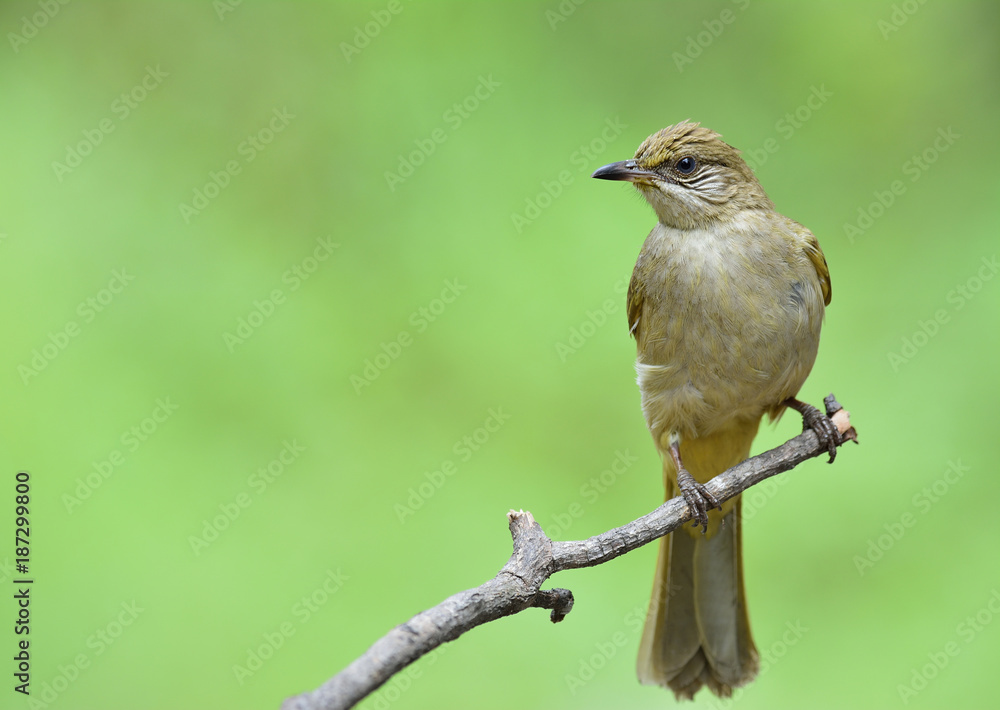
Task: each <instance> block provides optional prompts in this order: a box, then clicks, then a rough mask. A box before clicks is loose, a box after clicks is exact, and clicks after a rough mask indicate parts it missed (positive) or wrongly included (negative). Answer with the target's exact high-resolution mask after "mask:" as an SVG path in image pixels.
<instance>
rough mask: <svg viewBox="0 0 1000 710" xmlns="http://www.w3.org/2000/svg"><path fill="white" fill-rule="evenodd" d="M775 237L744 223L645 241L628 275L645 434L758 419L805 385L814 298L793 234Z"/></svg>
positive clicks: (817, 317)
mask: <svg viewBox="0 0 1000 710" xmlns="http://www.w3.org/2000/svg"><path fill="white" fill-rule="evenodd" d="M778 230H780V224H775V225H772V224H771V220H769V219H768V218H767V216H766V215H750V216H748V217H743V218H740V219H737V220H735V221H734V222H733V224H731V225H730V226H729V227H726V228H713V229H704V230H676V229H672V228H669V227H665V226H664V225H662V224H659V225H657V227H656V228H655V229H654V230H653V232H652V233H651V234H650V235H649V238H648V239H647V240H646V243H645V245H644V246H643V251H642V254H641V256H640V261H639V265H638V266H637V273H636V278H639V279H641V280H642V292H643V303H642V308H641V313H640V314H639V317H640V328H639V332H640V337H639V339H638V359H637V365H636V367H637V371H638V375H639V385H640V389H641V391H642V395H643V409H644V411H646V414H647V420H649V421H650V426H651V427H652V426H653V422H654V420H655V421H658V422H660V423H661V424H662V425H663V426H673V427H675V428H683V427H681V424H683V425H684V426H686V427H691V429H692V430H694V431H703V432H704V430H705V428H706V426H708V425H709V423H710V422H720V421H722V420H723V419H728V418H731V417H737V418H739V417H745V418H752V417H754V416H757V417H759V416H760V414H761V413H763V412H764V411H765V410H766V409H768V408H770V407H772V406H774V405H775V404H777V403H778V402H779V401H781V400H783V399H784V398H785V397H788V396H791V395H793V394H795V392H796V391H797V390H798V388H799V387H800V386H801V384H802V382H803V381H804V380H805V377H806V375H807V374H808V372H809V369H810V368H811V367H812V363H813V361H814V360H815V357H816V350H817V347H818V344H819V328H820V324H821V321H822V317H823V296H822V293H821V289H820V285H819V280H818V277H817V275H816V272H815V268H813V267H812V266H811V264H810V263H809V261H808V258H807V257H806V256H805V254H804V253H803V252H802V250H801V249H800V248H798V245H797V243H796V241H795V239H794V236H793V235H786V234H783V233H781V232H780V231H778ZM664 422H666V423H665V424H664ZM705 433H707V432H705Z"/></svg>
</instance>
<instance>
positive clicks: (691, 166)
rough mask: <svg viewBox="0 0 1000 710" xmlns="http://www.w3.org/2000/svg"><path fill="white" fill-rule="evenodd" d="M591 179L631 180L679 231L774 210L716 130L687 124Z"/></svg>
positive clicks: (656, 136)
mask: <svg viewBox="0 0 1000 710" xmlns="http://www.w3.org/2000/svg"><path fill="white" fill-rule="evenodd" d="M593 177H595V178H600V179H602V180H627V181H629V182H631V183H632V184H634V185H635V187H636V189H637V190H639V192H641V193H642V196H643V197H645V198H646V200H647V201H648V202H649V204H651V205H652V206H653V209H654V210H656V215H657V217H659V219H660V222H662V223H663V224H665V225H667V226H668V227H675V228H677V229H697V228H700V227H707V226H709V225H711V224H712V223H715V222H718V221H721V220H727V219H732V218H733V217H735V215H736V214H737V213H738V212H739V211H741V210H744V209H771V208H772V207H773V206H772V204H771V201H770V200H769V199H768V197H767V195H766V194H765V192H764V188H762V187H761V186H760V183H759V182H757V178H756V176H754V174H753V171H752V170H751V169H750V166H748V165H747V164H746V163H745V162H743V158H741V157H740V152H739V151H738V150H736V149H735V148H733V147H732V146H731V145H729V144H727V143H724V142H723V141H722V136H720V135H719V134H718V133H716V132H715V131H712V130H709V129H707V128H702V127H701V126H700V125H699V124H697V123H691V122H689V121H682V122H681V123H678V124H677V125H676V126H668V127H667V128H664V129H663V130H662V131H658V132H657V133H654V134H653V135H651V136H650V137H649V138H647V139H646V140H644V141H643V142H642V145H640V146H639V149H638V150H637V151H636V152H635V157H634V158H632V159H631V160H623V161H621V162H618V163H611V164H610V165H605V166H604V167H603V168H599V169H598V170H597V171H596V172H595V173H594V174H593Z"/></svg>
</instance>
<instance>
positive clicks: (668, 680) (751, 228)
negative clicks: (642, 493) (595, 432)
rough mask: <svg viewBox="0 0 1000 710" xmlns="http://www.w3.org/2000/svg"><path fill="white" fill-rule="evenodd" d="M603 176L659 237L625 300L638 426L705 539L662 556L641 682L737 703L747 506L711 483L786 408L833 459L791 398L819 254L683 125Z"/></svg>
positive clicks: (819, 284) (817, 314)
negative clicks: (641, 203) (651, 219)
mask: <svg viewBox="0 0 1000 710" xmlns="http://www.w3.org/2000/svg"><path fill="white" fill-rule="evenodd" d="M593 177H595V178H600V179H603V180H626V181H628V182H631V183H632V184H633V185H634V186H635V187H636V189H638V191H639V192H640V193H641V194H642V196H643V197H645V198H646V200H647V201H648V202H649V204H650V205H652V207H653V210H654V211H655V212H656V217H657V219H658V222H657V224H656V226H655V227H653V231H651V232H650V233H649V236H648V237H647V238H646V241H645V243H644V244H643V246H642V251H641V252H640V254H639V259H638V261H637V262H636V265H635V270H634V271H633V273H632V281H631V283H630V285H629V289H628V298H627V313H628V326H629V330H630V332H631V334H632V335H633V336H634V337H635V340H636V346H637V351H638V356H637V360H636V371H637V374H638V383H639V390H640V392H641V395H642V411H643V414H644V415H645V417H646V423H647V424H648V426H649V431H650V433H651V434H652V436H653V441H654V442H655V443H656V447H657V449H658V450H659V451H660V454H661V456H662V458H663V477H664V485H665V487H666V496H667V498H668V499H669V498H672V497H674V496H675V495H677V494H678V493H680V494H681V495H682V496H683V497H684V500H685V501H686V502H687V504H688V506H689V507H690V509H691V512H692V513H693V514H694V520H695V522H694V526H693V527H689V526H685V527H683V528H680V529H678V530H675V531H674V532H673V533H671V534H670V535H667V536H666V537H664V538H663V539H662V540H661V541H660V554H659V561H658V563H657V570H656V578H655V581H654V584H653V598H652V601H651V602H650V607H649V614H648V615H647V617H646V625H645V629H644V631H643V636H642V641H641V644H640V647H639V661H638V674H639V680H640V681H641V682H643V683H649V684H657V685H662V686H666V687H669V688H670V689H672V690H673V691H674V693H675V694H676V695H677V697H678V699H680V698H693V696H694V694H695V693H696V692H697V691H698V690H699V689H700V688H701V687H702V686H703V685H706V686H708V687H709V688H710V689H711V690H712V691H713V692H714V693H715V694H716V695H718V696H720V697H728V696H730V695H731V694H732V690H733V688H736V687H738V686H741V685H745V684H746V683H749V682H750V681H751V680H753V678H754V677H755V676H756V675H757V671H758V668H759V657H758V654H757V649H756V647H755V646H754V642H753V637H752V636H751V633H750V620H749V618H748V616H747V605H746V598H745V594H744V590H743V559H742V533H741V524H740V523H741V521H740V500H739V497H738V496H737V497H736V498H732V499H730V500H727V501H725V502H724V503H723V504H722V505H721V506H720V505H719V503H718V501H716V500H715V498H714V497H713V496H712V495H710V494H709V493H708V492H707V490H706V489H705V488H704V486H703V485H702V484H704V483H707V482H708V481H709V480H710V479H711V478H713V477H714V476H716V475H718V474H720V473H722V472H723V471H725V470H726V469H728V468H730V467H732V466H734V465H736V464H738V463H739V462H741V461H742V460H744V459H746V458H747V457H748V456H749V455H750V445H751V443H752V442H753V439H754V436H755V435H756V433H757V428H758V427H759V425H760V421H761V418H762V417H763V416H764V415H765V414H766V415H768V416H769V417H770V418H771V419H772V420H774V419H777V418H778V417H779V416H780V415H781V413H782V412H783V411H784V410H785V408H786V407H792V408H794V409H795V410H797V411H798V412H800V413H801V414H802V417H803V420H804V423H805V426H807V427H811V428H813V429H814V430H815V431H816V433H817V435H818V436H819V438H820V440H821V441H822V442H823V443H824V444H825V445H826V446H827V447H828V449H829V453H830V460H831V461H832V460H833V457H834V455H835V453H836V444H837V443H838V442H839V435H838V433H837V430H836V428H835V427H834V426H833V424H832V422H830V420H829V419H827V418H826V417H825V416H823V415H822V414H820V412H819V411H818V410H817V409H815V408H814V407H812V406H810V405H808V404H806V403H804V402H800V401H799V400H797V399H795V395H796V394H797V393H798V391H799V388H800V387H801V386H802V383H803V382H805V379H806V376H807V375H808V374H809V371H810V370H811V369H812V366H813V362H814V361H815V359H816V351H817V349H818V347H819V335H820V326H821V325H822V323H823V316H824V311H825V307H826V306H827V305H829V303H830V272H829V270H828V268H827V265H826V259H825V257H824V256H823V252H822V250H820V247H819V242H817V240H816V237H814V236H813V235H812V233H811V232H810V231H809V230H808V229H806V228H805V227H803V226H802V225H801V224H799V223H798V222H794V221H792V220H791V219H788V218H787V217H784V216H782V215H780V214H778V213H777V212H775V210H774V205H773V204H772V203H771V200H770V199H768V197H767V195H766V194H765V192H764V189H763V188H762V187H761V186H760V183H759V182H758V181H757V178H756V177H755V176H754V173H753V171H752V170H751V169H750V168H749V166H747V164H746V163H745V162H744V161H743V159H742V158H741V157H740V154H739V151H737V150H736V149H735V148H733V147H732V146H730V145H728V144H726V143H724V142H723V141H722V137H721V136H720V135H719V134H718V133H715V132H714V131H711V130H709V129H707V128H703V127H701V126H700V125H699V124H697V123H690V122H687V121H684V122H681V123H678V124H677V125H676V126H670V127H668V128H664V129H663V130H662V131H659V132H658V133H654V134H653V135H651V136H650V137H649V138H647V139H646V140H645V141H643V143H642V145H640V146H639V149H638V150H637V151H636V153H635V157H634V158H632V159H631V160H625V161H622V162H618V163H612V164H611V165H605V166H604V167H602V168H600V169H598V170H597V171H596V172H595V173H594V175H593Z"/></svg>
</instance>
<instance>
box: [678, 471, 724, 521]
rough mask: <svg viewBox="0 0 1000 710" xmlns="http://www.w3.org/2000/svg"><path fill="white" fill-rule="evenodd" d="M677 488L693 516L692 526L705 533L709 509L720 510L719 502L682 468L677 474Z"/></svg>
mask: <svg viewBox="0 0 1000 710" xmlns="http://www.w3.org/2000/svg"><path fill="white" fill-rule="evenodd" d="M677 487H678V488H680V489H681V495H682V496H684V501H685V502H686V503H687V504H688V508H690V509H691V514H692V515H693V516H694V520H693V521H692V523H691V524H692V526H693V527H698V526H699V525H700V526H701V531H702V532H703V533H705V532H707V531H708V511H709V509H711V508H721V507H722V506H721V505H720V504H719V501H718V500H716V498H715V496H713V495H712V494H711V493H709V492H708V489H707V488H705V486H703V485H702V484H700V483H698V481H696V480H694V477H693V476H692V475H691V474H690V473H688V472H687V471H686V470H685V469H683V468H682V469H680V470H679V471H678V472H677Z"/></svg>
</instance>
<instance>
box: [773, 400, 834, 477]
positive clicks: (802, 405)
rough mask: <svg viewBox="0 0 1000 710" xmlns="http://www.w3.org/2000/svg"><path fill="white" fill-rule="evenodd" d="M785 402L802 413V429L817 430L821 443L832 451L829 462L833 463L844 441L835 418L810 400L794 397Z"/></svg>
mask: <svg viewBox="0 0 1000 710" xmlns="http://www.w3.org/2000/svg"><path fill="white" fill-rule="evenodd" d="M785 404H786V405H787V406H789V407H791V408H792V409H794V410H795V411H796V412H798V413H799V414H801V415H802V431H806V430H807V429H812V430H813V431H814V432H816V438H818V439H819V443H820V444H822V445H823V446H825V447H826V450H827V451H828V452H830V460H829V461H828V463H833V460H834V459H835V458H837V446H838V445H840V444H842V443H843V440H842V439H841V436H840V431H839V430H838V429H837V425H836V424H834V423H833V420H832V419H830V417H827V416H825V415H824V414H823V413H822V412H820V411H819V410H818V409H816V407H814V406H812V405H811V404H809V403H808V402H802V401H800V400H798V399H795V398H794V397H789V398H788V399H786V400H785Z"/></svg>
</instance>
